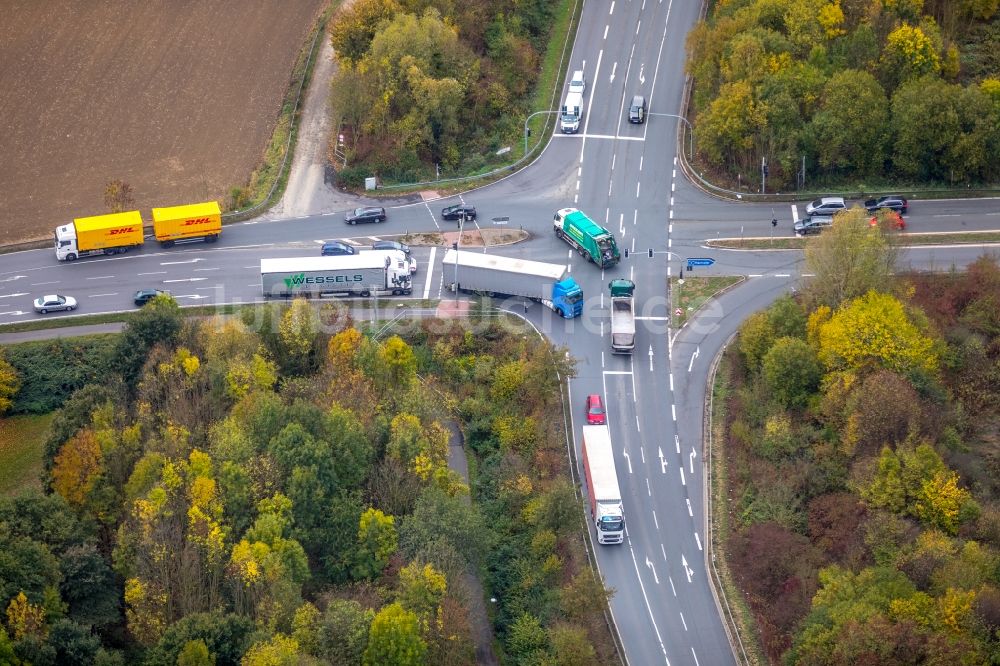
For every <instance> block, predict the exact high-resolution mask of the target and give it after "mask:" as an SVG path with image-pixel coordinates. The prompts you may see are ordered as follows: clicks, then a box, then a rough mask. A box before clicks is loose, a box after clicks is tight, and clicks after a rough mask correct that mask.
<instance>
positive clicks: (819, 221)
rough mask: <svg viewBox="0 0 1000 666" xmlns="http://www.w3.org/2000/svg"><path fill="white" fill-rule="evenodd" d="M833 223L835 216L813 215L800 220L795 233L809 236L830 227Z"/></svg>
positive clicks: (796, 224)
mask: <svg viewBox="0 0 1000 666" xmlns="http://www.w3.org/2000/svg"><path fill="white" fill-rule="evenodd" d="M832 225H833V218H832V217H831V216H829V215H813V216H812V217H810V218H808V219H805V220H800V221H798V222H796V223H795V234H796V235H797V236H808V235H809V234H818V233H819V232H821V231H823V230H824V229H829V228H830V226H832Z"/></svg>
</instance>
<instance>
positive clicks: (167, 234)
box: [153, 201, 222, 247]
mask: <svg viewBox="0 0 1000 666" xmlns="http://www.w3.org/2000/svg"><path fill="white" fill-rule="evenodd" d="M221 233H222V211H221V210H219V204H218V202H216V201H207V202H205V203H197V204H188V205H186V206H171V207H169V208H154V209H153V235H154V236H156V240H158V241H160V244H161V245H163V247H170V246H171V245H173V244H174V243H176V242H177V241H179V240H194V239H198V238H204V239H205V241H206V242H208V243H214V242H215V241H217V240H219V234H221Z"/></svg>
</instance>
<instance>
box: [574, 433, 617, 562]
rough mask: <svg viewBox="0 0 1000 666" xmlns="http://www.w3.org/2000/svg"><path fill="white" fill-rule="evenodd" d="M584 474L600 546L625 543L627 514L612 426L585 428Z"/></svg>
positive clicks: (591, 513)
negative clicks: (620, 486)
mask: <svg viewBox="0 0 1000 666" xmlns="http://www.w3.org/2000/svg"><path fill="white" fill-rule="evenodd" d="M583 470H584V473H585V476H586V479H587V497H588V499H589V500H590V515H591V518H592V519H593V521H594V528H595V529H596V530H597V543H600V544H611V543H622V542H623V541H624V540H625V512H624V509H623V507H622V491H621V488H619V487H618V472H617V470H615V455H614V451H612V449H611V431H610V430H608V426H606V425H585V426H583Z"/></svg>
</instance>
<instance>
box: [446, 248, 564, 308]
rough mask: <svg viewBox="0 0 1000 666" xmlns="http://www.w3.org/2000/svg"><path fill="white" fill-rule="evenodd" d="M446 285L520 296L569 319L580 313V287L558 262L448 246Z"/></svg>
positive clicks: (495, 294)
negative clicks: (550, 262) (531, 259)
mask: <svg viewBox="0 0 1000 666" xmlns="http://www.w3.org/2000/svg"><path fill="white" fill-rule="evenodd" d="M442 264H443V268H442V270H443V271H444V279H445V280H446V281H447V280H452V282H451V283H449V285H448V286H449V289H451V290H452V291H456V290H457V291H468V292H473V293H477V294H483V295H485V296H521V297H523V298H527V299H530V300H533V301H537V302H539V303H541V304H542V305H544V306H546V307H548V308H549V309H551V310H553V311H554V312H557V313H559V315H560V316H562V317H564V318H566V319H571V318H573V317H577V316H579V315H580V314H582V313H583V290H581V289H580V285H578V284H577V283H576V280H574V279H573V278H572V277H569V276H568V275H566V267H565V266H563V265H561V264H546V263H543V262H541V261H528V260H527V259H518V258H516V257H501V256H500V255H496V254H484V253H482V252H467V251H466V252H463V251H462V250H454V249H452V250H448V251H447V252H446V253H445V255H444V260H443V262H442Z"/></svg>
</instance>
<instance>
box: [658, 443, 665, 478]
mask: <svg viewBox="0 0 1000 666" xmlns="http://www.w3.org/2000/svg"><path fill="white" fill-rule="evenodd" d="M656 451H657V452H658V453H659V454H660V472H661V473H663V474H666V473H667V461H666V460H664V459H663V449H661V448H657V449H656Z"/></svg>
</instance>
